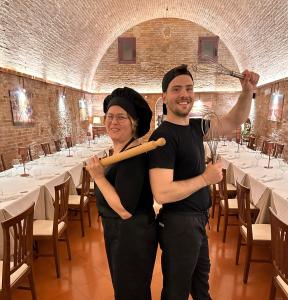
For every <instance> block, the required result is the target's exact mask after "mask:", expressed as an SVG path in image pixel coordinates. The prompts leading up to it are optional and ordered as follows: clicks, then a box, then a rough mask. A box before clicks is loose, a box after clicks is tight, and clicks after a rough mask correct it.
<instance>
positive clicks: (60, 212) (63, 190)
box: [33, 177, 71, 278]
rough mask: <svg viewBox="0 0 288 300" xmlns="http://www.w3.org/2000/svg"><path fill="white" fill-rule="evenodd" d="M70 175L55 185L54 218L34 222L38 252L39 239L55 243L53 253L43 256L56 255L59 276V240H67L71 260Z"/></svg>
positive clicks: (58, 275) (34, 235)
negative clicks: (69, 219) (69, 227)
mask: <svg viewBox="0 0 288 300" xmlns="http://www.w3.org/2000/svg"><path fill="white" fill-rule="evenodd" d="M69 182H70V177H69V178H68V179H66V180H65V182H63V183H62V184H59V185H57V186H55V201H54V219H53V220H35V221H34V223H33V238H34V241H35V242H36V253H37V255H39V253H38V252H39V251H38V250H39V249H38V241H39V240H43V239H50V240H51V241H52V244H53V254H50V255H41V256H54V259H55V265H56V273H57V277H58V278H59V277H60V276H61V272H60V262H59V250H58V241H65V242H66V246H67V252H68V257H69V260H71V250H70V243H69V237H68V230H67V228H68V216H67V214H68V198H69Z"/></svg>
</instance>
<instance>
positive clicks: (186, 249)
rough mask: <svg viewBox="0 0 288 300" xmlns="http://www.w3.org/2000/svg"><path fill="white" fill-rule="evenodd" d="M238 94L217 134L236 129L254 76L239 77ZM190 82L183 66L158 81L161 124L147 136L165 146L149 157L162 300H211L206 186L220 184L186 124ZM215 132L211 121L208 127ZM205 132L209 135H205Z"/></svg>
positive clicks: (197, 125) (194, 126)
mask: <svg viewBox="0 0 288 300" xmlns="http://www.w3.org/2000/svg"><path fill="white" fill-rule="evenodd" d="M243 74H244V79H243V80H241V84H242V93H241V95H240V96H239V99H238V101H237V103H236V105H235V106H234V107H233V108H232V109H231V111H230V112H229V113H228V114H227V115H225V116H224V117H222V118H221V119H220V124H221V125H220V126H221V130H222V132H223V134H225V133H228V132H230V131H232V130H233V129H235V128H236V127H238V126H239V125H240V124H242V123H243V122H244V121H245V120H246V119H247V116H248V114H249V111H250V105H251V99H252V94H253V90H254V89H255V87H256V84H257V82H258V80H259V76H258V74H255V73H253V72H249V71H247V70H246V71H244V72H243ZM193 84H194V82H193V77H192V75H191V73H190V72H189V71H188V70H187V66H186V65H182V66H179V67H176V68H174V69H172V70H170V71H169V72H167V73H166V74H165V76H164V78H163V81H162V90H163V102H164V103H165V104H166V106H167V119H166V121H165V122H163V123H162V124H161V126H160V127H159V128H157V130H155V131H154V133H153V134H152V136H151V138H150V139H151V140H156V139H157V138H159V137H164V138H165V139H166V145H165V146H163V147H159V148H157V149H155V150H154V151H152V152H150V171H149V172H150V182H151V187H152V191H153V194H154V198H155V200H156V201H157V202H158V203H160V204H162V205H163V208H162V210H161V211H160V214H159V216H158V225H159V226H158V228H159V239H160V246H161V249H162V272H163V290H162V294H161V299H162V300H187V299H188V297H189V294H191V295H192V297H193V300H206V299H211V298H210V295H209V284H208V279H209V271H210V260H209V252H208V241H207V235H206V231H205V225H206V224H207V221H208V209H209V207H210V205H211V200H210V196H209V188H208V186H209V185H210V184H214V183H217V182H219V181H220V180H221V179H222V166H221V163H220V162H216V163H215V164H209V165H208V166H207V167H206V168H205V162H204V160H205V158H204V147H203V132H202V129H201V119H191V120H189V112H190V110H191V109H192V106H193V103H194V92H193ZM215 126H219V124H216V123H214V122H213V121H212V122H211V124H210V129H211V128H212V127H215ZM210 129H209V130H210Z"/></svg>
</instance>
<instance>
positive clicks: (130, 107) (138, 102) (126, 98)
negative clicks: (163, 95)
mask: <svg viewBox="0 0 288 300" xmlns="http://www.w3.org/2000/svg"><path fill="white" fill-rule="evenodd" d="M113 105H117V106H120V107H122V108H123V109H124V110H125V111H126V112H127V113H128V114H129V115H130V116H131V117H132V118H133V119H134V120H135V121H137V127H136V135H137V137H142V136H144V135H145V134H146V133H147V132H148V131H149V129H150V122H151V118H152V110H151V109H150V107H149V105H148V103H147V101H146V100H145V99H144V98H143V96H142V95H140V94H139V93H138V92H136V91H135V90H133V89H131V88H129V87H126V86H125V87H124V88H117V89H115V90H114V91H113V92H112V94H111V95H108V96H107V97H106V98H105V99H104V102H103V111H104V113H107V111H108V109H109V108H110V107H111V106H113Z"/></svg>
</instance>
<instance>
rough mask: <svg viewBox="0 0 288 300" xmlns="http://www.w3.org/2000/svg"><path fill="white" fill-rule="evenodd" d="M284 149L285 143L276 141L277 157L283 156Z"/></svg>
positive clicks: (275, 152)
mask: <svg viewBox="0 0 288 300" xmlns="http://www.w3.org/2000/svg"><path fill="white" fill-rule="evenodd" d="M283 150H284V144H279V143H275V146H274V151H273V156H274V157H276V158H277V157H279V156H281V154H282V153H283Z"/></svg>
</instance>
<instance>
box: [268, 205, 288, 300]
mask: <svg viewBox="0 0 288 300" xmlns="http://www.w3.org/2000/svg"><path fill="white" fill-rule="evenodd" d="M270 221H271V236H272V263H273V267H274V275H273V278H272V284H271V290H270V298H269V299H270V300H275V299H276V297H275V296H276V289H277V290H279V292H281V294H283V296H284V297H285V299H288V258H287V254H288V224H285V223H284V222H282V221H281V220H279V218H278V217H277V215H276V214H275V213H274V211H273V210H272V209H271V207H270Z"/></svg>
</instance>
